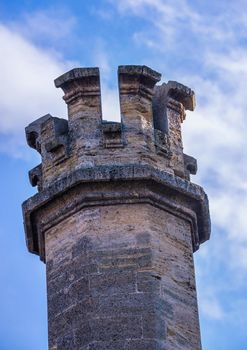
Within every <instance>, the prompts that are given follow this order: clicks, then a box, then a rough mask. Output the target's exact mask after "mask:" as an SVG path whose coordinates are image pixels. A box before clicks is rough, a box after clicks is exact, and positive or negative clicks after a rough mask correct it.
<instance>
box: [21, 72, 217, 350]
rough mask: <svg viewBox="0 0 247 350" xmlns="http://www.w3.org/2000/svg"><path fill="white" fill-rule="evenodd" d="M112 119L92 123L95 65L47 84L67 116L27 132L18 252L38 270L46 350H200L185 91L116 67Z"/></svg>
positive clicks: (198, 201) (205, 215) (194, 192)
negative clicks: (30, 158)
mask: <svg viewBox="0 0 247 350" xmlns="http://www.w3.org/2000/svg"><path fill="white" fill-rule="evenodd" d="M118 74H119V93H120V107H121V116H122V118H121V123H116V122H115V123H114V122H106V121H102V113H101V98H100V77H99V70H98V69H97V68H86V69H82V68H77V69H74V70H72V71H70V72H68V73H65V74H64V75H63V76H61V77H59V78H58V79H56V81H55V84H56V86H57V87H61V88H62V89H63V90H64V93H65V96H64V100H65V102H66V103H67V105H68V116H69V119H68V121H66V120H63V119H59V118H53V117H52V116H50V115H46V116H44V117H42V118H40V119H38V120H37V121H35V122H33V123H32V124H30V125H29V126H28V127H27V128H26V135H27V141H28V144H29V145H30V146H31V147H33V148H35V149H36V150H37V151H38V152H40V154H41V157H42V163H41V165H39V166H37V167H35V168H34V169H33V170H31V171H30V173H29V177H30V181H31V184H32V185H33V186H36V185H37V186H38V190H39V193H37V194H36V195H35V196H33V197H32V198H30V199H28V200H27V201H26V202H25V203H24V204H23V214H24V224H25V231H26V239H27V246H28V249H29V251H30V252H32V253H35V254H38V255H39V256H40V258H41V260H43V261H44V262H46V266H47V292H48V326H49V350H66V349H74V350H104V349H109V350H111V349H112V350H113V349H114V350H115V349H117V350H121V349H124V350H174V349H176V350H189V349H191V350H200V349H201V344H200V330H199V320H198V310H197V298H196V287H195V276H194V265H193V251H196V250H197V249H198V248H199V245H200V244H201V243H203V242H204V241H205V240H207V239H208V238H209V235H210V219H209V211H208V201H207V196H206V195H205V193H204V191H203V189H202V188H201V187H200V186H198V185H195V184H192V183H191V182H190V181H189V179H190V174H191V173H193V174H194V173H195V172H196V169H197V164H196V160H195V159H194V158H193V157H190V156H188V155H186V154H184V153H183V145H182V136H181V123H182V122H183V120H184V118H185V110H186V109H189V110H193V109H194V106H195V98H194V92H193V91H192V90H190V89H189V88H187V87H185V86H184V85H182V84H179V83H176V82H171V81H170V82H168V83H167V84H165V83H164V84H162V85H161V86H157V87H155V84H156V83H157V82H158V81H159V80H160V74H159V73H157V72H155V71H153V70H151V69H150V68H148V67H146V66H121V67H119V71H118Z"/></svg>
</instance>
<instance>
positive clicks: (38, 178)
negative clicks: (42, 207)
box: [28, 164, 42, 191]
mask: <svg viewBox="0 0 247 350" xmlns="http://www.w3.org/2000/svg"><path fill="white" fill-rule="evenodd" d="M28 176H29V181H30V183H31V185H32V186H33V187H35V186H37V187H38V191H41V190H42V164H39V165H37V166H36V167H35V168H33V169H31V170H29V172H28Z"/></svg>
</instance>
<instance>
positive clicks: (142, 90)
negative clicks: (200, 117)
mask: <svg viewBox="0 0 247 350" xmlns="http://www.w3.org/2000/svg"><path fill="white" fill-rule="evenodd" d="M160 79H161V74H160V73H158V72H156V71H154V70H152V69H150V68H149V67H146V66H120V67H119V68H118V82H119V98H120V113H121V122H110V121H106V120H103V119H102V109H101V90H100V73H99V69H98V68H76V69H73V70H71V71H69V72H67V73H65V74H63V75H62V76H60V77H59V78H57V79H56V80H55V86H56V87H58V88H62V90H63V91H64V97H63V98H64V101H65V102H66V104H67V106H68V120H65V119H61V118H57V117H52V116H51V115H50V114H47V115H45V116H43V117H41V118H39V119H37V120H36V121H34V122H33V123H31V124H30V125H28V126H27V127H26V138H27V143H28V145H29V146H30V147H32V148H34V149H36V150H37V151H38V152H39V153H40V154H41V158H42V163H41V164H40V165H38V166H37V167H35V168H34V169H32V170H31V171H30V172H29V177H30V181H31V184H32V185H33V186H37V187H38V191H39V193H38V194H36V195H35V196H34V197H32V198H30V199H29V200H27V201H26V202H25V203H24V204H23V210H24V216H25V229H26V239H27V245H28V248H29V250H30V251H31V252H33V253H36V254H39V255H40V257H41V259H42V260H45V252H44V249H45V248H44V241H43V240H44V238H43V237H42V234H41V233H40V232H41V231H42V230H40V228H38V227H36V225H35V213H36V212H37V211H40V210H42V208H43V207H44V206H46V205H47V203H49V202H50V201H52V200H54V199H56V198H59V197H61V196H62V195H63V193H65V191H68V190H72V189H74V188H75V187H76V186H80V185H81V184H83V183H89V182H90V183H99V182H104V181H112V182H116V183H121V182H122V181H127V182H128V181H144V182H145V181H149V182H150V181H151V182H152V183H153V184H159V186H161V188H160V190H162V191H163V190H164V191H169V192H170V193H172V194H173V196H174V198H175V197H176V196H180V197H181V198H183V200H184V201H185V202H187V206H188V207H189V208H190V209H192V210H193V212H194V214H193V215H191V222H192V224H191V225H192V227H193V230H192V231H193V233H192V235H193V239H192V241H193V249H194V251H195V250H197V249H198V247H199V245H200V243H202V242H204V241H205V240H207V239H208V238H209V235H210V221H209V214H208V201H207V196H206V194H205V193H204V191H203V189H202V188H201V187H200V186H198V185H195V184H192V183H191V182H190V174H195V173H196V171H197V162H196V160H195V159H194V158H193V157H191V156H188V155H186V154H184V153H183V145H182V136H181V123H182V122H183V121H184V119H185V111H186V110H191V111H192V110H194V108H195V94H194V92H193V91H192V90H191V89H190V88H188V87H186V86H184V85H182V84H180V83H177V82H175V81H168V82H167V83H163V84H162V85H156V83H157V82H159V81H160ZM99 195H100V194H99ZM133 195H134V194H133ZM138 195H139V196H141V194H138ZM143 196H144V194H143ZM147 197H148V195H147ZM157 200H158V199H157ZM177 210H178V211H179V208H177Z"/></svg>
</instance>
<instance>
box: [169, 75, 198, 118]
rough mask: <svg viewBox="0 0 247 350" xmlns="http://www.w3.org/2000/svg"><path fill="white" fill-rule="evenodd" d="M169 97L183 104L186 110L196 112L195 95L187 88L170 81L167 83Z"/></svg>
mask: <svg viewBox="0 0 247 350" xmlns="http://www.w3.org/2000/svg"><path fill="white" fill-rule="evenodd" d="M167 95H168V97H171V98H173V99H174V100H176V101H177V102H180V103H182V105H183V107H184V109H185V110H189V111H194V109H195V105H196V101H195V93H194V91H193V90H191V89H190V88H188V87H187V86H185V85H183V84H180V83H178V82H176V81H171V80H170V81H168V83H167Z"/></svg>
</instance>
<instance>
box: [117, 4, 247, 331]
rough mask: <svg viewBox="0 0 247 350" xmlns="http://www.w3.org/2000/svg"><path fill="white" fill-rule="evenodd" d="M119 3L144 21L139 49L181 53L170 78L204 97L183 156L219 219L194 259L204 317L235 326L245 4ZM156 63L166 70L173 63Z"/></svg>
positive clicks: (246, 273)
mask: <svg viewBox="0 0 247 350" xmlns="http://www.w3.org/2000/svg"><path fill="white" fill-rule="evenodd" d="M112 4H113V2H112ZM114 6H115V8H116V10H117V11H118V13H120V14H121V15H122V16H134V17H138V18H141V19H142V20H143V26H140V28H139V29H138V31H136V32H135V33H133V41H134V43H135V44H136V45H144V46H146V47H147V49H149V50H152V51H153V54H154V55H155V53H158V54H159V55H161V54H162V53H164V58H165V60H166V62H167V60H168V58H169V57H172V58H171V59H170V62H171V63H170V67H173V64H172V60H173V59H174V58H176V57H177V55H180V56H178V59H180V62H181V64H180V65H176V64H175V65H174V66H175V68H176V71H175V72H174V75H175V76H172V75H171V74H170V76H171V79H176V78H177V79H179V80H180V81H181V82H183V83H185V84H188V85H189V86H190V87H192V88H193V89H194V90H195V91H196V94H197V96H198V106H197V109H196V111H195V112H194V113H189V114H188V116H187V120H186V121H185V122H184V125H183V135H184V146H185V152H186V153H189V154H192V155H194V156H196V157H197V158H198V160H199V173H198V175H197V177H196V181H197V182H199V183H202V184H204V186H205V188H206V191H207V192H208V194H209V198H210V207H211V216H212V222H213V235H212V240H211V242H210V243H208V244H205V246H202V247H201V252H200V253H199V254H198V256H197V258H196V260H197V269H198V285H199V295H200V303H199V305H201V312H202V314H203V315H204V317H205V318H209V319H214V320H216V321H221V320H223V319H227V320H228V322H230V323H236V322H238V321H237V320H236V319H234V317H235V316H234V315H236V313H237V310H236V307H235V306H234V304H233V305H231V306H229V307H228V305H227V304H226V302H225V298H227V295H231V298H235V295H236V294H237V293H238V290H239V287H240V286H241V287H243V281H245V280H246V277H247V258H246V256H247V230H246V227H247V219H246V214H245V211H246V208H247V182H246V179H247V159H246V158H247V156H246V149H247V138H246V135H247V123H246V109H247V100H246V79H247V64H246V62H247V49H246V46H244V44H243V43H244V42H245V41H246V39H247V34H246V33H247V31H246V29H247V28H246V26H247V25H246V23H247V22H246V10H247V7H246V2H243V1H241V0H237V1H236V2H234V3H229V2H228V3H227V4H226V3H225V1H218V2H217V3H216V2H215V3H214V4H212V2H210V4H207V3H204V4H201V5H200V6H201V8H200V6H199V5H198V6H197V7H194V6H193V2H189V1H187V0H167V1H162V0H122V1H121V0H120V1H118V2H117V3H115V5H114ZM207 6H210V10H208V9H207V11H204V10H205V9H204V7H207ZM244 9H245V11H244ZM183 59H184V60H186V62H190V66H188V64H187V65H183ZM158 62H159V67H161V69H164V71H165V68H166V67H167V63H165V62H164V63H162V61H161V60H158ZM156 63H157V61H156ZM222 269H223V270H224V273H222ZM232 275H234V278H235V281H234V284H231V283H229V279H230V278H231V277H232ZM219 276H221V277H220V278H219ZM205 285H207V288H205ZM231 298H230V299H231ZM241 300H242V304H243V303H244V304H245V303H246V302H247V301H246V298H245V297H242V299H241ZM239 322H240V321H239ZM239 324H240V323H239Z"/></svg>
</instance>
